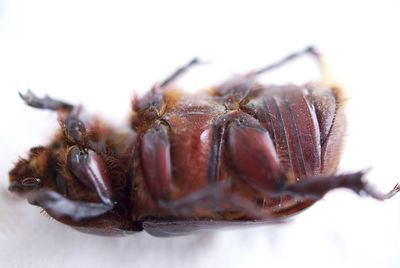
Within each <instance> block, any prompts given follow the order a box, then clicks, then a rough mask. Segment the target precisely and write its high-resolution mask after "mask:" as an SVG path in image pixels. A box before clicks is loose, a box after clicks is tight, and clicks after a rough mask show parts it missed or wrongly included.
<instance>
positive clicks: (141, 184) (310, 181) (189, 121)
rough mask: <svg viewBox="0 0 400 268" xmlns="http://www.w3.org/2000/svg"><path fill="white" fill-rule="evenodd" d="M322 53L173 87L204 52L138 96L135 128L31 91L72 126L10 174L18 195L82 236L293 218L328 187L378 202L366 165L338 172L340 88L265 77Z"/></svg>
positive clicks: (165, 232)
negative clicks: (275, 82)
mask: <svg viewBox="0 0 400 268" xmlns="http://www.w3.org/2000/svg"><path fill="white" fill-rule="evenodd" d="M302 54H310V55H313V56H314V57H315V58H316V59H317V60H318V62H319V63H321V58H320V56H319V54H317V53H316V51H315V50H314V49H313V48H307V49H305V50H304V51H301V52H298V53H294V54H292V55H290V56H288V57H286V58H284V59H283V60H281V61H279V62H277V63H275V64H272V65H270V66H267V67H265V68H262V69H259V70H256V71H253V72H250V73H248V74H247V75H243V76H241V77H238V78H235V79H231V80H229V81H227V82H225V83H222V84H220V85H218V86H216V87H213V88H212V89H211V90H209V91H206V92H203V93H200V94H196V95H189V94H186V93H183V92H181V91H178V90H176V89H174V88H173V87H172V83H173V82H174V81H175V79H177V78H178V77H179V76H180V75H181V74H182V73H184V72H185V71H186V70H187V69H189V68H190V67H191V66H193V65H195V64H197V63H198V60H196V59H194V60H192V61H191V62H189V63H188V64H187V65H185V66H183V67H182V68H180V69H178V70H177V71H176V72H174V73H173V74H172V75H171V76H170V77H169V78H168V79H166V80H165V81H164V82H162V83H159V84H157V85H156V86H154V87H153V89H152V90H151V91H150V92H149V93H147V94H146V95H145V96H144V97H142V98H140V99H138V98H135V99H134V100H133V111H132V116H131V126H132V127H131V131H128V132H123V131H119V130H116V129H114V128H111V127H109V126H108V125H107V124H105V123H104V122H102V121H101V120H99V119H97V118H90V117H89V118H88V117H85V116H84V114H83V111H82V108H81V107H79V106H77V107H76V106H73V105H71V104H68V103H65V102H62V101H59V100H55V99H52V98H49V97H45V98H38V97H36V96H35V95H34V94H33V93H32V92H30V91H28V93H27V94H25V95H21V97H22V98H23V99H24V101H25V102H26V104H27V105H29V106H32V107H35V108H39V109H50V110H54V111H56V112H57V113H58V115H59V122H60V126H61V129H60V131H59V133H57V135H56V136H55V138H54V139H53V141H52V142H50V144H48V145H47V146H39V147H34V148H32V149H31V150H30V153H29V156H28V158H27V159H21V160H20V161H19V162H18V163H17V164H16V165H15V167H14V169H13V170H11V171H10V187H9V189H10V191H13V192H19V193H22V194H23V195H24V196H26V197H27V198H28V200H29V202H30V203H32V204H34V205H37V206H40V207H42V208H43V209H44V210H45V211H46V212H47V213H48V214H49V215H50V216H52V217H53V218H55V219H56V220H58V221H60V222H63V223H65V224H68V225H71V226H74V227H76V228H78V229H80V230H82V231H87V232H93V233H97V234H121V233H126V232H132V231H141V230H146V231H147V232H149V233H151V234H153V235H158V236H169V235H181V234H186V233H191V232H195V231H198V230H201V229H208V228H216V227H221V226H232V225H241V224H258V223H266V222H267V223H275V222H282V221H284V220H285V219H286V218H287V217H289V216H291V215H293V214H296V213H298V212H300V211H302V210H304V209H305V208H308V207H309V206H311V205H312V204H314V203H315V202H316V201H318V200H319V199H321V198H322V197H323V196H324V195H325V194H326V193H327V192H328V191H330V190H333V189H336V188H340V187H342V188H348V189H351V190H353V191H355V192H356V193H361V192H364V193H366V194H369V195H370V196H372V197H374V198H376V199H380V200H383V199H386V198H390V197H391V196H392V195H394V194H395V193H396V192H398V191H399V186H398V185H396V187H395V188H394V189H393V190H392V191H391V192H389V193H388V194H379V193H376V192H374V191H373V190H372V189H371V187H370V186H369V185H367V183H366V182H365V181H364V180H363V179H362V177H363V172H357V173H351V174H343V175H335V173H336V169H337V166H338V163H339V158H340V152H341V148H342V143H343V135H344V131H345V118H344V112H343V102H344V99H343V96H342V93H341V90H340V89H339V88H338V87H336V86H333V85H331V84H329V83H328V82H327V79H324V80H323V81H322V82H321V83H309V84H306V85H303V86H296V85H283V86H266V85H262V84H260V83H258V82H257V81H256V78H257V76H258V75H260V74H262V73H265V72H267V71H269V70H271V69H274V68H276V67H278V66H280V65H282V64H284V63H286V62H288V61H290V60H292V59H294V58H296V57H298V56H300V55H302Z"/></svg>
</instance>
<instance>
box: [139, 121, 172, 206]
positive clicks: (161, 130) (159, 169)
mask: <svg viewBox="0 0 400 268" xmlns="http://www.w3.org/2000/svg"><path fill="white" fill-rule="evenodd" d="M140 157H141V162H142V167H143V173H144V177H145V181H146V185H147V187H148V188H149V191H150V193H151V194H152V196H153V198H155V199H156V200H168V195H169V192H170V187H171V180H172V164H171V152H170V143H169V138H168V128H167V126H166V125H164V124H160V125H158V126H157V127H154V128H150V129H149V130H148V131H147V132H146V133H144V135H143V136H142V138H141V144H140Z"/></svg>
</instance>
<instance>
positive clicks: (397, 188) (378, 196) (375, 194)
mask: <svg viewBox="0 0 400 268" xmlns="http://www.w3.org/2000/svg"><path fill="white" fill-rule="evenodd" d="M363 191H364V192H365V193H366V194H367V195H369V196H371V197H373V198H375V199H377V200H380V201H384V200H387V199H390V198H392V197H393V196H395V195H396V194H397V193H398V192H400V183H396V185H395V186H394V187H393V189H392V190H391V191H389V192H388V193H385V194H384V193H380V192H378V191H376V190H375V189H374V188H373V187H371V186H368V185H366V186H365V188H364V189H363Z"/></svg>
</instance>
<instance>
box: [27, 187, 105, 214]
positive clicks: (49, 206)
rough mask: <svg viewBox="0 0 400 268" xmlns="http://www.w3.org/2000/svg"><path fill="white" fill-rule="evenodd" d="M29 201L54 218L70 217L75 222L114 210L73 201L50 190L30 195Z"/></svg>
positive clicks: (103, 205) (99, 204)
mask: <svg viewBox="0 0 400 268" xmlns="http://www.w3.org/2000/svg"><path fill="white" fill-rule="evenodd" d="M28 201H29V203H31V204H33V205H37V206H40V207H42V208H43V209H45V210H46V212H48V213H49V214H50V215H52V216H54V217H56V218H57V217H62V216H68V217H70V218H71V219H73V220H74V221H79V220H82V219H89V218H94V217H97V216H100V215H102V214H104V213H106V212H108V211H110V210H112V209H113V205H110V204H105V203H94V202H84V201H73V200H70V199H68V198H65V197H64V196H62V195H61V194H59V193H57V192H54V191H51V190H49V189H42V190H38V191H34V192H31V193H29V194H28Z"/></svg>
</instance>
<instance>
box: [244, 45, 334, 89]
mask: <svg viewBox="0 0 400 268" xmlns="http://www.w3.org/2000/svg"><path fill="white" fill-rule="evenodd" d="M305 55H310V56H312V57H313V58H314V59H315V60H316V61H317V64H318V66H319V68H320V70H321V75H322V82H323V84H324V85H326V86H331V85H332V79H331V77H330V73H329V69H328V66H327V64H326V63H325V61H324V59H323V57H322V55H321V54H320V53H319V52H318V51H317V49H316V48H315V47H313V46H309V47H306V48H305V49H303V50H300V51H297V52H294V53H292V54H290V55H288V56H286V57H284V58H283V59H281V60H279V61H277V62H274V63H272V64H269V65H267V66H265V67H262V68H260V69H258V70H255V71H252V72H250V73H249V74H247V76H250V77H251V76H258V75H261V74H265V73H267V72H269V71H272V70H275V69H278V68H280V67H283V66H284V65H285V64H287V63H290V62H292V61H294V60H296V59H298V58H300V57H302V56H305Z"/></svg>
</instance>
